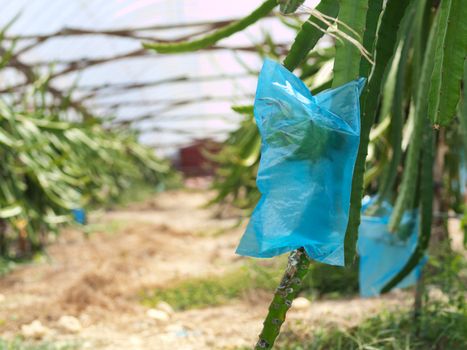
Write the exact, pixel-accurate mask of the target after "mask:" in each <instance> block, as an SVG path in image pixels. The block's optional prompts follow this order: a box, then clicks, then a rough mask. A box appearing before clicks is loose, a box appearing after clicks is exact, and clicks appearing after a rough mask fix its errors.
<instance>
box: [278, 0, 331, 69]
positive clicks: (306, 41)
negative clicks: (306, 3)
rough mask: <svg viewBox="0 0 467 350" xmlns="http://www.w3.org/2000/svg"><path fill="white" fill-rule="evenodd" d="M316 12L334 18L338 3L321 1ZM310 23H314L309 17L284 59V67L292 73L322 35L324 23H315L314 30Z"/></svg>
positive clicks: (324, 27)
mask: <svg viewBox="0 0 467 350" xmlns="http://www.w3.org/2000/svg"><path fill="white" fill-rule="evenodd" d="M316 10H317V11H319V12H321V13H322V14H324V15H327V16H330V17H335V16H337V13H338V11H339V3H338V1H337V0H322V1H321V2H320V3H319V4H318V6H316ZM310 22H313V23H315V22H316V18H315V16H313V15H311V16H310V17H309V18H308V20H307V21H306V22H304V23H303V25H302V27H301V29H300V31H299V32H298V33H297V36H296V37H295V40H294V42H293V44H292V47H291V48H290V51H289V53H288V54H287V57H286V58H285V59H284V67H286V68H287V69H288V70H290V71H292V70H294V69H295V68H297V66H298V65H299V64H300V63H301V62H302V61H303V60H304V59H305V58H306V56H307V55H308V52H310V50H311V49H313V47H314V46H315V45H316V43H317V42H318V40H319V39H320V38H321V37H322V36H323V35H324V33H325V31H326V29H327V25H326V24H325V23H321V22H318V23H315V25H316V26H318V27H319V28H321V29H322V30H320V29H318V28H316V27H315V26H314V25H313V24H311V23H310Z"/></svg>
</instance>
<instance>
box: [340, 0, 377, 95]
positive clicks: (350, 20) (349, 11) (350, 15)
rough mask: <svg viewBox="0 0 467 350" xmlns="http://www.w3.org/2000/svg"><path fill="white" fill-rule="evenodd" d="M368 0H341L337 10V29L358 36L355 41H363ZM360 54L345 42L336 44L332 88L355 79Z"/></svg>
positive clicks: (357, 74) (350, 44)
mask: <svg viewBox="0 0 467 350" xmlns="http://www.w3.org/2000/svg"><path fill="white" fill-rule="evenodd" d="M367 9H368V0H341V1H340V8H339V16H338V18H339V21H340V22H341V23H339V24H338V29H339V30H341V31H343V32H345V33H347V34H349V35H350V36H355V34H356V35H357V36H358V37H357V38H356V39H357V40H358V41H359V42H360V43H361V42H362V41H363V39H362V38H363V32H364V30H365V21H366V13H367ZM344 24H345V25H347V26H349V27H350V28H352V30H353V31H354V32H355V33H351V32H350V30H349V29H348V28H347V27H346V26H345V25H344ZM360 60H361V54H360V51H359V49H358V48H356V47H355V46H354V45H353V44H352V43H350V42H349V41H347V40H343V41H342V42H341V41H338V42H337V43H336V58H335V60H334V79H333V81H332V86H333V87H337V86H340V85H342V84H345V83H347V82H349V81H351V80H354V79H357V78H358V76H359V72H360Z"/></svg>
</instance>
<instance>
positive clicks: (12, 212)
mask: <svg viewBox="0 0 467 350" xmlns="http://www.w3.org/2000/svg"><path fill="white" fill-rule="evenodd" d="M22 212H23V208H22V207H21V206H19V205H10V206H9V207H4V208H0V218H1V219H8V218H11V217H13V216H17V215H19V214H21V213H22Z"/></svg>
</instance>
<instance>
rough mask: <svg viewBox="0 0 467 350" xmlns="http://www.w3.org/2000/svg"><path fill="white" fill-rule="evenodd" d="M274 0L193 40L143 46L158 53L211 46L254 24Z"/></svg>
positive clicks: (187, 50) (275, 3)
mask: <svg viewBox="0 0 467 350" xmlns="http://www.w3.org/2000/svg"><path fill="white" fill-rule="evenodd" d="M276 5H277V2H276V0H267V1H265V2H264V3H263V4H262V5H261V6H259V7H258V8H257V9H256V10H254V11H253V12H252V13H251V14H249V15H248V16H246V17H244V18H242V19H241V20H239V21H236V22H233V23H231V24H229V25H227V26H225V27H223V28H221V29H218V30H216V31H215V32H213V33H211V34H208V35H205V36H203V37H201V38H199V39H196V40H193V41H182V42H178V43H143V46H144V48H146V49H151V50H154V51H156V52H159V53H181V52H190V51H196V50H201V49H205V48H207V47H210V46H213V45H214V44H215V43H217V42H218V41H219V40H222V39H225V38H227V37H229V36H231V35H233V34H235V33H237V32H240V31H242V30H243V29H245V28H247V27H248V26H250V25H252V24H254V23H255V22H257V21H258V20H260V19H261V18H263V17H265V16H267V15H268V14H269V13H270V12H271V11H272V9H273V8H274V7H276Z"/></svg>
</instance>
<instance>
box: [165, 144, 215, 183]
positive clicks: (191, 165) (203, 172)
mask: <svg viewBox="0 0 467 350" xmlns="http://www.w3.org/2000/svg"><path fill="white" fill-rule="evenodd" d="M221 147H222V145H221V144H220V143H219V142H216V141H213V140H210V139H200V140H196V141H194V142H193V143H192V144H191V145H189V146H185V147H182V148H180V149H179V150H178V157H177V159H176V160H175V162H174V163H175V164H174V165H175V167H176V168H177V169H178V170H180V171H181V172H182V173H183V174H184V175H185V176H189V177H192V176H209V175H213V174H214V171H215V168H216V164H215V162H214V161H212V160H210V159H209V158H208V156H207V155H206V153H208V154H217V153H218V152H219V151H220V150H221Z"/></svg>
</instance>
